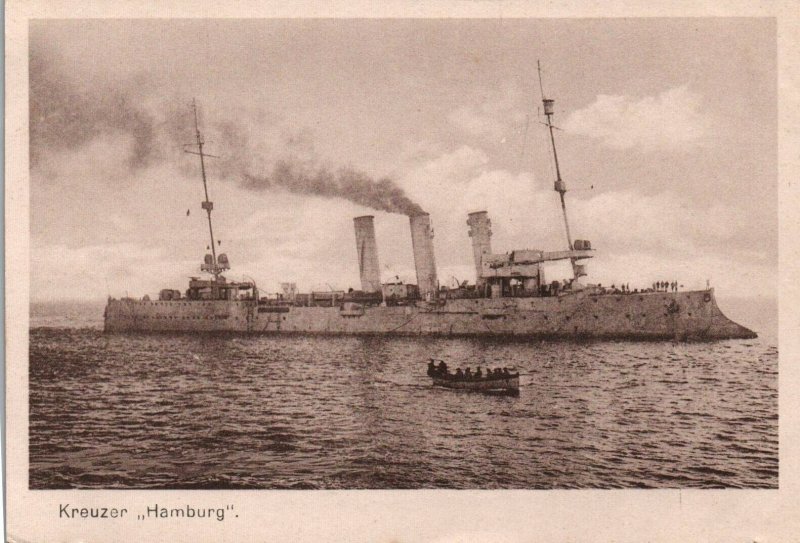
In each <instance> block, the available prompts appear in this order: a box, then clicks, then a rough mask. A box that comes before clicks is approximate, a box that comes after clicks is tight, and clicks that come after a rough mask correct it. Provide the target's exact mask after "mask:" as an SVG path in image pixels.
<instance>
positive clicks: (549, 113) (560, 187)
mask: <svg viewBox="0 0 800 543" xmlns="http://www.w3.org/2000/svg"><path fill="white" fill-rule="evenodd" d="M536 68H537V69H538V71H539V91H540V92H541V93H542V105H543V106H544V114H545V116H546V117H547V128H548V129H549V130H550V144H551V145H552V147H553V160H554V162H555V164H556V181H555V184H554V187H553V190H555V191H556V192H557V193H558V195H559V197H560V198H561V211H562V213H563V214H564V228H565V229H566V231H567V247H568V249H569V250H570V251H572V250H573V245H572V236H571V235H570V233H569V221H568V220H567V205H566V203H565V202H564V193H566V192H567V185H566V184H565V183H564V181H563V180H562V179H561V169H560V168H559V167H558V153H557V152H556V139H555V136H554V135H553V128H554V126H553V122H552V117H553V104H554V103H555V100H551V99H549V98H545V97H544V88H543V87H542V65H541V63H540V62H539V61H538V60H537V61H536ZM571 261H572V271H573V273H574V272H575V259H574V258H573V259H571Z"/></svg>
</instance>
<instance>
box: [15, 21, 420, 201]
mask: <svg viewBox="0 0 800 543" xmlns="http://www.w3.org/2000/svg"><path fill="white" fill-rule="evenodd" d="M66 65H67V63H66V62H65V61H64V59H63V58H61V56H60V55H59V53H58V52H57V50H56V49H55V48H54V47H52V46H50V44H48V43H45V42H44V41H43V40H40V39H37V36H36V32H32V34H31V39H30V56H29V78H30V79H29V84H30V89H29V90H30V110H29V119H30V166H31V168H32V169H33V168H35V167H36V166H37V165H38V164H39V163H40V162H41V161H42V160H43V158H44V157H46V156H47V154H48V153H50V152H53V151H61V152H63V151H67V152H85V151H83V150H81V148H82V147H83V146H85V145H86V144H88V143H90V142H91V141H94V140H96V139H99V138H102V137H108V136H119V135H125V136H129V137H130V139H131V141H132V144H131V147H130V149H128V150H127V153H128V155H127V156H126V157H125V163H126V164H127V166H128V168H129V169H130V170H131V171H132V172H134V173H135V172H137V171H138V170H139V169H141V168H145V167H148V166H152V165H155V164H158V163H163V162H165V161H169V162H173V161H174V163H175V165H176V166H177V165H179V164H180V161H181V159H180V158H179V156H178V154H179V153H181V151H182V149H183V145H184V144H187V143H190V142H192V141H193V140H194V125H193V121H194V120H193V117H192V114H191V111H190V109H189V100H188V99H184V100H180V101H179V100H167V99H164V98H161V97H159V98H158V99H155V100H154V99H153V97H154V96H159V94H161V93H163V88H161V86H160V85H159V84H157V83H156V82H154V81H152V80H150V79H149V78H147V77H139V78H137V79H136V80H133V81H124V82H116V84H114V85H109V84H103V85H98V84H96V83H91V82H86V81H83V80H82V79H81V77H80V74H74V73H67V70H66V69H65V68H64V66H66ZM201 105H202V104H201ZM268 118H269V116H268V115H267V114H264V113H261V119H260V121H264V120H265V119H268ZM273 120H274V119H273ZM257 123H258V120H256V121H254V120H253V119H252V118H248V119H244V120H241V119H240V121H239V122H237V120H236V119H231V118H225V119H216V121H215V122H209V123H203V122H202V117H201V130H203V132H204V133H206V134H208V135H210V136H211V137H212V138H213V139H214V140H216V142H215V143H216V144H217V145H216V146H215V147H216V149H219V150H221V151H222V153H221V154H222V155H223V156H222V159H221V160H218V161H216V163H213V162H212V163H211V164H209V166H210V168H211V170H212V172H213V171H214V169H216V170H217V173H218V174H220V173H221V174H222V177H223V178H228V179H235V180H238V181H239V182H240V183H241V184H242V186H244V187H246V188H249V189H252V190H269V189H283V190H287V191H289V192H294V193H299V194H309V195H315V196H321V197H326V198H342V199H345V200H348V201H351V202H353V203H356V204H359V205H363V206H366V207H370V208H372V209H375V210H380V211H387V212H390V213H402V214H406V215H416V214H419V213H423V210H422V208H421V207H420V206H419V205H417V204H416V203H414V202H413V201H412V200H411V199H410V198H409V197H408V196H406V194H405V192H404V191H403V189H401V188H400V187H399V186H397V184H396V183H395V182H394V181H392V180H391V179H389V178H386V177H384V178H380V179H374V178H372V177H371V176H369V175H367V174H365V173H363V172H360V171H358V170H356V169H354V168H351V167H343V168H339V169H331V168H327V167H324V166H319V165H315V162H316V161H315V160H309V158H308V157H304V158H298V157H296V151H297V149H296V147H297V145H298V140H297V135H294V136H290V137H288V138H285V141H282V142H280V145H277V144H278V142H277V141H274V142H272V143H271V144H267V145H266V146H265V145H263V144H261V142H260V141H257V140H258V136H257V134H258V133H259V130H258V129H256V130H253V129H250V130H248V127H252V126H253V125H254V124H257ZM297 133H298V134H300V135H301V137H300V142H301V143H303V141H302V140H303V139H306V140H308V139H310V136H309V134H310V133H309V132H308V131H304V130H300V131H298V132H297ZM259 144H261V146H260V147H259ZM304 145H305V146H307V147H313V144H312V143H310V142H305V143H304ZM276 146H278V147H279V148H278V149H275V147H276ZM280 147H282V148H280ZM267 148H269V154H270V155H271V157H270V158H269V159H267V158H266V153H267V151H266V149H267ZM207 150H208V149H207ZM120 152H122V150H120ZM181 154H182V153H181ZM262 157H263V158H262ZM182 162H183V164H184V165H185V164H186V162H185V160H183V161H182ZM181 169H182V170H183V171H185V172H187V173H188V169H186V168H185V167H182V168H181Z"/></svg>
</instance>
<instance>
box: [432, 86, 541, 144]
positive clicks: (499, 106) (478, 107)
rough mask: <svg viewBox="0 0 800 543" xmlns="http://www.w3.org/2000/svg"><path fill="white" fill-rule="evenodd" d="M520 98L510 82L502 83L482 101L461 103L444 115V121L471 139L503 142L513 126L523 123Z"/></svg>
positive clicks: (523, 115)
mask: <svg viewBox="0 0 800 543" xmlns="http://www.w3.org/2000/svg"><path fill="white" fill-rule="evenodd" d="M523 104H524V96H523V93H522V90H521V89H520V88H519V86H518V85H516V84H514V83H509V82H507V83H505V84H503V85H501V86H500V88H499V89H497V90H496V91H494V92H493V93H492V94H489V95H487V96H484V97H483V98H482V100H476V101H475V102H474V103H470V104H464V105H462V106H460V107H458V108H456V109H454V110H453V111H451V112H450V114H449V115H448V120H449V121H450V122H451V123H452V124H453V125H454V126H456V127H458V128H460V129H461V130H463V131H464V132H466V133H467V134H469V135H471V136H480V137H486V138H488V139H490V140H492V141H504V139H505V138H506V137H507V136H509V135H510V134H511V132H512V131H513V130H514V127H519V126H522V125H523V123H524V120H525V111H524V107H523Z"/></svg>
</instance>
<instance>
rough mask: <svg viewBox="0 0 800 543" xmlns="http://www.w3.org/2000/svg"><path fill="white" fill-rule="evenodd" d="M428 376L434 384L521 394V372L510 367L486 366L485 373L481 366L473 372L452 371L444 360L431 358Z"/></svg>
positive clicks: (460, 388) (479, 390) (469, 370)
mask: <svg viewBox="0 0 800 543" xmlns="http://www.w3.org/2000/svg"><path fill="white" fill-rule="evenodd" d="M437 362H438V364H437ZM428 377H430V378H431V379H433V385H434V386H440V387H444V388H454V389H458V390H469V391H474V392H483V393H485V394H505V395H517V394H519V372H512V371H511V370H509V369H508V368H494V369H490V368H486V372H485V373H484V372H483V371H482V370H481V368H480V367H478V369H477V370H476V371H475V372H474V373H473V372H472V370H471V369H470V368H467V369H466V370H463V371H462V370H461V368H457V369H456V371H455V373H451V372H450V370H449V369H448V367H447V363H445V361H444V360H436V359H434V358H431V359H430V360H429V361H428Z"/></svg>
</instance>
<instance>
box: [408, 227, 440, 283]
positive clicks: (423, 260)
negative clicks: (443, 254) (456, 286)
mask: <svg viewBox="0 0 800 543" xmlns="http://www.w3.org/2000/svg"><path fill="white" fill-rule="evenodd" d="M408 221H409V223H410V224H411V247H412V249H413V251H414V266H415V267H416V269H417V286H419V293H420V295H421V296H422V297H423V298H428V297H435V296H436V291H437V289H438V285H437V277H436V259H435V258H434V256H433V230H431V216H430V215H429V214H427V213H421V214H418V215H413V216H409V217H408Z"/></svg>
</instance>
